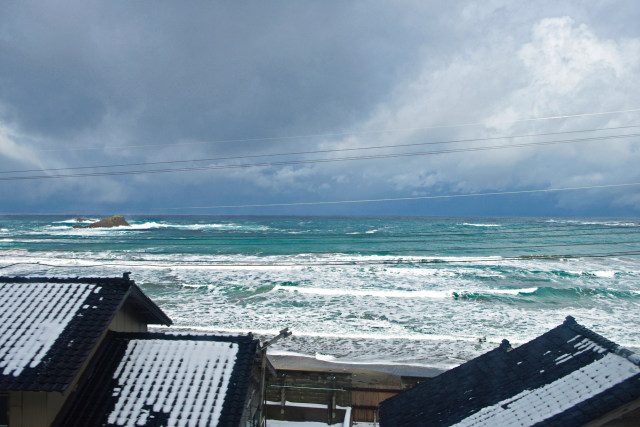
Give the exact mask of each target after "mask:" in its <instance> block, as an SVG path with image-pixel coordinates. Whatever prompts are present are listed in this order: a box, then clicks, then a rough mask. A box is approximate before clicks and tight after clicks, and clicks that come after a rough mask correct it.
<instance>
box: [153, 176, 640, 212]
mask: <svg viewBox="0 0 640 427" xmlns="http://www.w3.org/2000/svg"><path fill="white" fill-rule="evenodd" d="M638 185H640V182H630V183H624V184H604V185H588V186H583V187H564V188H543V189H537V190H517V191H496V192H488V193H468V194H443V195H438V196H414V197H388V198H383V199H359V200H334V201H325V202H291V203H263V204H247V205H218V206H183V207H171V208H149V209H162V210H185V209H225V208H256V207H261V208H264V207H274V206H310V205H337V204H345V203H378V202H396V201H402V200H430V199H453V198H459V197H484V196H502V195H512V194H532V193H552V192H559V191H574V190H593V189H600V188H621V187H633V186H638Z"/></svg>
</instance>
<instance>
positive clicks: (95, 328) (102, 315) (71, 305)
mask: <svg viewBox="0 0 640 427" xmlns="http://www.w3.org/2000/svg"><path fill="white" fill-rule="evenodd" d="M134 287H135V285H134V284H133V282H131V281H129V280H128V278H118V279H96V278H89V279H80V278H73V279H44V278H6V277H0V307H1V310H0V391H9V390H31V391H64V390H65V389H66V388H67V387H68V386H69V384H70V383H71V382H72V381H73V379H74V377H75V376H76V374H77V373H78V371H79V370H80V368H81V366H82V365H83V364H84V362H85V361H86V358H87V357H88V355H89V353H90V352H91V350H92V349H93V348H94V347H95V346H96V344H97V343H98V341H99V339H100V337H101V336H102V335H103V334H104V333H105V331H106V328H107V326H108V325H109V322H110V321H111V319H112V318H113V316H114V315H115V313H116V311H117V309H118V307H120V306H121V304H122V303H123V301H124V300H125V299H126V298H128V297H129V296H130V295H131V290H132V289H133V288H134ZM135 289H138V288H137V287H135ZM138 291H139V290H138ZM137 301H138V304H147V303H146V302H145V301H144V299H141V298H137ZM151 304H152V303H151ZM147 305H148V304H147ZM152 305H153V307H155V308H157V307H156V306H155V304H152ZM158 310H159V309H158ZM165 317H166V316H165ZM167 319H168V318H167ZM158 320H161V321H164V320H163V319H158ZM158 323H159V322H158Z"/></svg>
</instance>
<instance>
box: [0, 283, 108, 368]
mask: <svg viewBox="0 0 640 427" xmlns="http://www.w3.org/2000/svg"><path fill="white" fill-rule="evenodd" d="M99 289H100V287H99V286H95V285H89V284H83V283H19V284H0V307H2V310H1V311H0V369H1V371H0V372H2V375H13V376H16V377H17V376H19V375H20V374H21V373H22V371H23V370H24V369H25V368H26V367H27V366H28V367H31V368H35V367H36V366H38V364H39V363H40V362H41V361H42V358H43V357H44V356H45V355H46V354H47V352H48V351H49V350H50V349H51V347H52V346H53V344H54V342H55V341H56V339H58V337H59V336H60V334H61V333H62V331H64V329H65V328H66V327H67V324H68V323H69V322H70V321H71V319H72V318H73V317H74V315H75V314H76V313H77V312H78V310H79V309H80V307H82V306H83V304H84V302H85V300H86V299H87V297H88V296H89V294H90V293H91V292H92V291H94V290H98V291H99Z"/></svg>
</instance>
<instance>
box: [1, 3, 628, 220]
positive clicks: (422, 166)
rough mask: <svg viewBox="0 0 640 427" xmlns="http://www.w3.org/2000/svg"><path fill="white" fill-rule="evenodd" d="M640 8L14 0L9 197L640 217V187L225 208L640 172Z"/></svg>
mask: <svg viewBox="0 0 640 427" xmlns="http://www.w3.org/2000/svg"><path fill="white" fill-rule="evenodd" d="M638 22H640V3H639V2H637V1H635V0H630V1H566V2H559V1H557V0H554V1H548V2H547V1H542V0H540V1H535V2H531V1H499V0H495V1H493V0H492V1H482V2H464V1H456V2H435V1H424V0H421V1H415V2H412V1H393V2H390V1H386V2H376V1H361V2H359V1H358V2H356V1H351V2H347V1H323V2H310V1H309V2H306V1H288V2H285V1H269V2H258V1H255V2H230V1H229V2H124V1H115V2H99V3H98V2H92V1H86V0H83V1H77V2H74V1H64V2H58V1H38V2H30V1H21V2H2V3H1V5H0V171H1V172H10V171H25V170H27V171H31V172H20V173H18V172H11V173H2V174H0V178H11V179H10V180H0V200H1V209H0V212H5V213H8V212H16V213H43V212H66V213H105V214H111V213H133V212H146V213H153V214H176V213H202V214H207V213H212V214H390V215H547V216H561V215H562V216H566V215H573V216H586V215H592V216H604V215H611V216H637V215H638V214H639V213H640V186H626V187H610V188H606V189H603V188H600V189H592V190H579V191H563V192H554V193H524V194H515V195H494V196H486V197H464V198H445V199H422V200H413V201H387V202H380V203H363V204H329V205H303V206H284V207H262V208H248V207H244V208H224V209H220V208H215V207H216V206H222V205H248V204H272V203H299V202H320V201H339V200H361V199H382V198H402V197H422V196H447V195H458V194H471V193H487V192H492V193H496V192H497V193H502V192H512V191H523V190H538V189H550V188H569V187H587V186H603V185H611V184H628V183H639V182H640V166H639V165H640V138H638V137H633V136H629V137H622V138H620V137H618V136H620V135H625V134H640V127H637V128H634V127H630V126H634V125H640V111H637V110H638V109H640V83H639V82H640V25H638ZM628 110H636V111H628ZM619 111H627V112H625V113H615V114H594V113H609V112H619ZM566 115H576V116H577V117H570V118H563V119H544V120H528V121H523V120H525V119H531V118H548V117H555V116H566ZM621 127H624V128H621ZM603 128H617V129H609V130H606V129H605V130H602V129H603ZM380 131H385V132H380ZM573 131H585V132H573ZM568 132H572V133H568ZM546 133H558V134H556V135H547V136H536V137H524V138H523V137H520V138H507V139H495V138H497V137H504V136H506V137H508V136H522V135H530V134H546ZM604 136H606V137H611V136H614V137H617V138H607V139H596V140H591V141H585V140H584V139H585V138H595V137H604ZM486 138H494V139H486ZM461 139H465V140H471V141H467V142H457V143H447V144H435V145H433V144H432V145H414V146H405V147H392V148H384V149H375V150H372V149H370V150H361V151H356V150H352V151H332V152H325V153H316V154H298V155H290V156H281V157H253V158H244V159H233V160H210V161H205V162H198V163H176V164H156V165H138V166H128V167H119V168H102V169H74V170H47V171H44V172H42V171H41V172H34V171H35V170H38V169H55V168H77V167H85V166H103V165H114V164H130V163H148V162H165V161H177V160H194V159H216V158H220V157H235V156H256V155H265V154H285V153H294V152H308V151H319V150H338V149H353V148H363V147H373V146H388V145H406V144H422V143H429V142H443V141H444V142H446V141H455V140H461ZM481 139H484V140H481ZM576 139H577V140H580V141H574V142H566V143H561V144H557V143H556V144H548V145H536V146H528V147H526V146H525V147H512V148H499V149H491V150H487V149H484V148H483V149H482V150H477V148H478V147H494V146H507V145H514V144H528V143H536V142H543V141H545V142H546V141H559V140H563V141H565V140H576ZM473 147H475V148H476V150H475V151H469V150H467V149H468V148H473ZM460 149H463V150H465V151H459V150H460ZM442 150H456V151H457V152H453V153H441V154H422V155H412V156H402V157H390V158H382V159H368V160H350V161H339V162H320V163H302V164H289V165H275V166H262V167H246V168H224V169H206V170H198V171H185V172H172V173H157V174H136V175H121V176H84V177H80V178H56V179H42V178H39V179H28V180H16V179H14V178H15V177H27V176H28V177H34V176H51V175H56V174H70V173H83V174H86V173H89V174H91V173H95V172H109V171H140V170H145V169H166V168H191V167H194V166H197V167H201V166H205V167H210V166H220V165H225V164H226V165H231V164H248V163H265V162H267V163H268V162H284V161H292V160H293V161H297V160H310V159H330V158H343V157H361V156H365V155H380V154H399V153H418V152H419V153H424V152H432V151H442ZM196 206H197V207H210V208H208V209H173V208H186V207H196Z"/></svg>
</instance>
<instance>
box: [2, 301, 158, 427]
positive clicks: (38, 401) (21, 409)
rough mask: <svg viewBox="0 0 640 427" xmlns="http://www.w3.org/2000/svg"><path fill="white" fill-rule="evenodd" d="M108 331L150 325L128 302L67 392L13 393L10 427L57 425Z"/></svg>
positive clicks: (140, 327) (137, 328) (10, 394)
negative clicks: (59, 417) (60, 413)
mask: <svg viewBox="0 0 640 427" xmlns="http://www.w3.org/2000/svg"><path fill="white" fill-rule="evenodd" d="M107 330H112V331H117V332H146V331H147V324H146V323H145V322H144V321H143V320H142V316H140V315H138V314H137V312H136V310H135V309H134V307H133V305H132V304H129V303H126V302H125V304H123V306H122V307H121V308H120V310H119V311H118V312H117V313H116V315H115V317H114V318H113V320H112V321H111V323H110V324H109V327H108V328H107V329H106V330H105V331H104V332H103V334H102V335H101V336H100V339H99V340H98V343H97V344H96V346H95V347H94V348H93V349H92V350H91V353H90V354H89V357H88V358H87V360H86V361H85V363H84V364H83V366H82V368H81V369H80V372H79V373H78V375H76V378H75V379H74V380H73V382H72V383H71V385H70V387H69V389H68V390H66V392H65V393H59V392H51V393H45V392H11V393H9V426H10V427H40V426H43V427H46V426H49V425H51V423H53V421H54V419H55V418H56V416H57V415H58V413H59V412H60V410H61V409H62V406H63V405H64V403H65V401H66V400H67V398H68V397H69V395H70V394H71V392H72V391H73V390H75V388H76V387H77V384H78V381H79V379H80V378H81V377H82V375H83V374H84V371H85V370H86V368H87V366H88V365H89V362H90V361H91V358H92V357H93V356H94V354H95V352H96V350H97V349H98V347H99V346H100V344H101V343H102V341H103V340H104V338H105V336H106V334H107Z"/></svg>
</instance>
